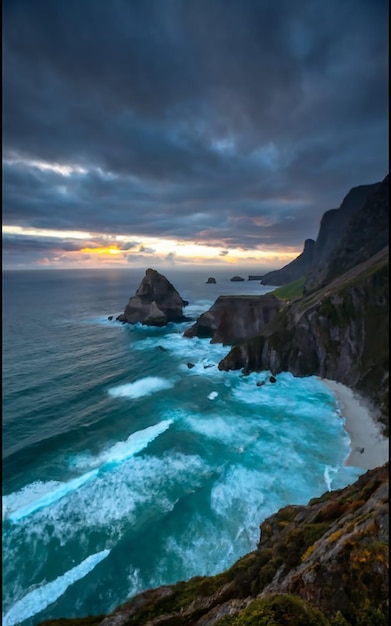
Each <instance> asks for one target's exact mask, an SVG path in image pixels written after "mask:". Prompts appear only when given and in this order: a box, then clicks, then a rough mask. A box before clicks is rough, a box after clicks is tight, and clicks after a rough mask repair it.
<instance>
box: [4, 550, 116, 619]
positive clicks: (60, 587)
mask: <svg viewBox="0 0 391 626" xmlns="http://www.w3.org/2000/svg"><path fill="white" fill-rule="evenodd" d="M109 553H110V550H102V551H101V552H97V553H96V554H91V555H90V556H89V557H87V558H86V559H85V560H84V561H82V562H81V563H80V564H79V565H76V567H73V568H72V569H70V570H69V571H68V572H66V573H65V574H63V575H62V576H59V577H58V578H56V579H55V580H53V581H52V582H50V583H47V584H46V585H42V586H41V587H38V588H37V589H34V590H33V591H30V593H28V594H26V595H25V596H24V597H23V598H21V599H20V600H18V601H17V602H16V603H15V604H14V605H13V607H12V608H11V609H10V610H9V611H8V613H6V615H4V616H3V626H14V625H15V624H20V623H21V622H22V621H24V620H26V619H28V618H29V617H33V615H36V614H37V613H39V612H40V611H43V610H44V609H46V607H48V606H49V605H50V604H53V602H55V601H56V600H57V599H58V598H59V597H60V596H62V595H63V593H64V592H65V591H66V590H67V589H68V587H69V586H70V585H73V583H75V582H76V581H77V580H80V579H81V578H84V577H85V576H86V575H87V574H88V573H89V572H91V571H92V570H93V569H94V567H96V565H97V564H98V563H99V562H100V561H102V560H103V559H105V558H106V557H107V555H108V554H109Z"/></svg>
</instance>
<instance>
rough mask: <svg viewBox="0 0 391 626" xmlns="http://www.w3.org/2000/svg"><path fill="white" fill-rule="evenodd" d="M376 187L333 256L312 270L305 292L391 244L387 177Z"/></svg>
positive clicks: (356, 213)
mask: <svg viewBox="0 0 391 626" xmlns="http://www.w3.org/2000/svg"><path fill="white" fill-rule="evenodd" d="M373 187H374V189H373V191H372V192H371V193H370V194H369V196H368V197H367V199H366V200H365V202H364V203H363V204H362V206H361V207H360V208H358V209H357V210H355V211H354V212H353V214H352V215H351V216H350V218H349V220H348V222H347V224H346V227H345V230H344V231H343V233H342V236H341V237H340V238H339V240H338V241H337V243H336V244H335V246H334V247H333V249H332V251H331V253H329V254H328V255H327V256H326V258H325V259H324V262H323V264H319V266H318V267H317V266H316V265H314V267H313V268H312V270H311V274H310V275H309V276H308V278H307V281H306V284H305V288H304V290H305V291H309V290H312V289H314V288H316V287H319V286H321V285H324V284H327V283H328V282H329V281H330V280H332V279H333V278H335V276H339V275H340V274H342V273H343V272H345V271H346V270H348V269H350V268H351V267H354V266H355V265H357V264H358V263H361V262H362V261H366V260H367V259H369V258H370V257H371V256H372V255H374V254H376V252H378V251H379V250H381V249H382V248H384V246H386V245H387V244H388V228H389V217H388V212H389V184H388V176H387V177H386V178H385V179H384V180H383V182H382V183H380V184H378V185H374V186H373ZM341 208H342V207H341ZM315 254H316V246H315Z"/></svg>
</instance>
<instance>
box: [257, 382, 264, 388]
mask: <svg viewBox="0 0 391 626" xmlns="http://www.w3.org/2000/svg"><path fill="white" fill-rule="evenodd" d="M264 384H265V381H264V380H257V387H263V385H264Z"/></svg>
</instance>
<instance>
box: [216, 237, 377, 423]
mask: <svg viewBox="0 0 391 626" xmlns="http://www.w3.org/2000/svg"><path fill="white" fill-rule="evenodd" d="M388 303H389V296H388V246H387V247H386V248H384V249H383V250H382V251H381V252H379V253H378V254H377V255H375V256H374V257H372V258H371V259H369V260H368V261H365V262H363V263H361V264H359V265H357V266H356V267H355V268H352V269H351V270H349V271H348V272H345V273H344V274H343V275H342V276H339V277H338V278H336V279H334V280H333V281H332V282H331V283H329V284H328V285H327V286H326V287H323V288H322V289H319V290H317V291H316V292H312V293H309V294H306V295H304V296H303V297H301V298H299V299H297V300H295V301H293V302H292V303H291V304H290V305H289V306H286V307H285V308H284V309H283V310H282V311H281V312H280V313H279V314H278V315H277V316H276V317H275V318H274V319H273V320H272V321H271V323H270V324H268V325H267V326H266V327H265V328H264V329H263V331H262V332H261V333H260V335H259V336H258V337H256V338H253V339H251V340H249V341H247V342H244V343H242V344H241V345H237V346H234V347H233V348H232V349H231V351H230V352H229V354H228V355H227V356H226V357H225V358H224V359H222V361H221V362H220V363H219V368H220V369H222V370H229V369H240V368H245V369H246V370H258V371H260V370H271V371H272V373H273V374H277V373H279V372H281V371H289V372H291V373H292V374H294V375H295V376H308V375H319V376H321V377H323V378H329V379H332V380H337V381H339V382H341V383H343V384H345V385H348V386H349V387H351V388H353V389H355V390H356V391H359V392H361V394H362V395H363V396H365V397H366V398H367V399H368V400H369V401H370V402H371V404H372V406H373V407H375V409H376V411H377V414H378V416H379V417H381V418H382V420H383V422H384V423H387V424H388V335H389V330H388V327H389V319H388V318H389V315H388Z"/></svg>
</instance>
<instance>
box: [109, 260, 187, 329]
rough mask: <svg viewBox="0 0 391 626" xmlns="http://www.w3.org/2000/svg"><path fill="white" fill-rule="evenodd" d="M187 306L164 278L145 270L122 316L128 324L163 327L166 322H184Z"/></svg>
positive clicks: (154, 272) (150, 270) (153, 271)
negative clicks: (138, 323) (184, 311)
mask: <svg viewBox="0 0 391 626" xmlns="http://www.w3.org/2000/svg"><path fill="white" fill-rule="evenodd" d="M187 304H188V303H187V302H186V300H182V298H181V297H180V295H179V293H178V292H177V290H176V289H175V287H174V286H173V285H172V284H171V283H170V282H169V281H168V280H167V278H166V277H165V276H163V275H162V274H159V272H157V271H156V270H153V269H147V271H146V272H145V277H144V278H143V280H142V281H141V284H140V286H139V288H138V289H137V291H136V293H135V295H134V296H133V297H131V298H130V299H129V302H128V304H127V305H126V307H125V311H124V314H123V316H124V318H125V321H126V322H128V323H129V324H137V322H141V323H142V324H145V325H147V326H165V325H166V324H167V323H168V322H181V321H184V320H185V319H186V318H185V317H184V315H183V307H184V306H186V305H187ZM117 319H118V318H117ZM120 321H122V319H121V320H120Z"/></svg>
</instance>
